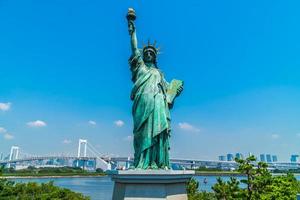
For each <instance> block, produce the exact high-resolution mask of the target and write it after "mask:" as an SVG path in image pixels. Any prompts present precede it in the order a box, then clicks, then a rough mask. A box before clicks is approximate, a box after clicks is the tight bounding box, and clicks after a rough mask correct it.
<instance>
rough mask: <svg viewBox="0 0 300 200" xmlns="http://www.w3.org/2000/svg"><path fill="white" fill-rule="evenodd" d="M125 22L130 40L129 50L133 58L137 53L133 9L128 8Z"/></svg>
mask: <svg viewBox="0 0 300 200" xmlns="http://www.w3.org/2000/svg"><path fill="white" fill-rule="evenodd" d="M126 17H127V20H128V31H129V35H130V39H131V50H132V54H133V55H134V56H135V55H137V54H138V53H139V49H138V46H137V37H136V29H135V24H134V20H135V19H136V15H135V11H134V9H133V8H128V13H127V16H126Z"/></svg>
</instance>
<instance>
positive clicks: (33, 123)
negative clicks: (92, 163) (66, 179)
mask: <svg viewBox="0 0 300 200" xmlns="http://www.w3.org/2000/svg"><path fill="white" fill-rule="evenodd" d="M270 2H271V1H266V2H260V1H253V2H251V3H246V2H238V3H237V2H235V3H229V2H226V3H225V2H219V3H218V4H215V3H213V2H198V1H191V2H190V3H191V4H192V5H193V6H191V5H187V4H186V3H184V2H176V1H175V2H173V3H172V4H170V3H168V2H161V1H158V0H155V1H151V2H143V3H139V2H136V1H129V0H128V1H122V3H119V4H118V3H115V2H105V3H103V2H101V3H100V2H88V3H87V2H73V1H72V2H71V1H64V2H34V3H33V2H23V1H17V2H3V3H2V4H1V5H0V10H1V12H0V17H1V18H2V19H3V20H1V22H0V25H1V27H2V29H3V30H2V32H1V33H0V44H1V45H0V66H1V67H0V72H1V79H0V152H4V153H8V152H9V151H10V147H11V146H13V145H17V146H20V148H21V149H24V150H25V151H26V152H28V153H32V154H34V153H36V152H38V153H40V154H42V155H45V154H49V153H62V152H73V151H76V149H77V145H78V144H77V142H78V139H79V138H84V139H87V140H88V141H92V143H93V145H95V146H96V148H97V150H98V151H99V152H101V153H103V154H111V155H120V156H127V155H132V154H133V146H132V124H133V123H132V118H131V106H132V102H131V101H130V98H129V97H130V91H131V87H132V82H131V77H130V72H129V66H128V58H129V56H130V46H129V36H128V32H127V24H126V20H125V14H126V12H127V9H128V7H134V8H135V9H136V12H137V14H138V17H139V18H141V19H137V27H138V29H137V30H138V32H137V34H138V38H139V46H140V47H141V46H142V44H143V43H145V42H147V40H148V39H150V40H151V41H154V40H157V43H158V45H159V46H161V51H162V54H160V55H159V58H158V66H159V67H160V68H161V69H162V71H163V72H165V73H166V75H167V77H166V79H167V80H168V81H170V80H171V79H173V78H178V79H182V80H184V82H185V85H184V91H183V93H182V95H181V97H180V98H179V99H178V100H176V102H175V103H176V106H175V107H174V110H173V111H172V133H171V135H172V136H171V144H170V145H171V157H178V158H195V159H206V160H209V159H217V158H218V156H219V155H221V154H222V152H241V153H242V154H247V153H248V152H252V153H253V154H255V155H259V154H260V153H261V152H272V155H273V154H274V155H277V156H278V158H279V159H280V160H282V161H289V160H290V155H291V154H295V155H298V154H299V151H300V148H299V145H298V144H299V142H298V141H299V140H300V125H299V123H298V118H299V113H300V106H299V102H300V79H299V75H300V69H299V64H300V58H299V56H298V52H299V48H298V47H299V46H300V40H299V37H298V35H299V34H300V28H298V21H297V20H295V19H297V17H300V14H299V13H298V10H297V9H296V7H297V6H295V5H292V4H290V3H289V2H285V3H280V2H272V4H270ZM154 11H155V12H154ZM212 11H213V12H212ZM54 13H55V14H54ZM154 13H155V14H154ZM109 74H113V75H114V77H116V78H115V79H112V78H111V76H109ZM111 89H114V91H115V92H114V93H113V92H111ZM116 91H117V92H116Z"/></svg>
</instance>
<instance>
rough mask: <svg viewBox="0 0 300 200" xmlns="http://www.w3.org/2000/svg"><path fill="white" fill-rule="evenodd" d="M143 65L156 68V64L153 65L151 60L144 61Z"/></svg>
mask: <svg viewBox="0 0 300 200" xmlns="http://www.w3.org/2000/svg"><path fill="white" fill-rule="evenodd" d="M145 65H146V66H147V67H153V68H156V65H155V64H154V63H152V62H145Z"/></svg>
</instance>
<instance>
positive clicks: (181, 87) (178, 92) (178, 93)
mask: <svg viewBox="0 0 300 200" xmlns="http://www.w3.org/2000/svg"><path fill="white" fill-rule="evenodd" d="M182 91H183V86H180V87H179V88H178V89H177V95H176V96H179V95H180V93H181V92H182Z"/></svg>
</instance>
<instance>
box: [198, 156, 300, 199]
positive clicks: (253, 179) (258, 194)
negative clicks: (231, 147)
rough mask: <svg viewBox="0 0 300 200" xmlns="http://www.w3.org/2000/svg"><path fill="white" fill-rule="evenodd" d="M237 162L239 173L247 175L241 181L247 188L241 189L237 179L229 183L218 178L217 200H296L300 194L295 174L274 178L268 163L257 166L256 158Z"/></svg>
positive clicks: (214, 187)
mask: <svg viewBox="0 0 300 200" xmlns="http://www.w3.org/2000/svg"><path fill="white" fill-rule="evenodd" d="M236 162H237V163H238V164H239V167H238V169H237V171H238V172H240V173H242V174H245V175H246V179H242V180H241V181H240V182H241V183H243V184H244V185H245V186H246V187H240V183H239V181H237V179H235V178H231V179H230V180H229V181H227V182H224V181H223V180H222V179H221V178H218V180H217V181H218V182H217V183H216V184H215V185H214V186H213V187H212V189H213V191H214V193H215V196H216V198H217V199H220V200H233V199H235V200H244V199H246V200H290V199H295V198H296V194H297V193H298V192H300V183H299V181H297V180H296V178H295V177H294V175H293V174H287V175H281V176H272V174H271V173H270V172H269V171H268V165H267V164H266V163H264V162H259V163H257V165H255V162H256V158H255V157H254V156H250V157H248V158H246V159H245V160H243V159H236ZM199 200H200V199H199Z"/></svg>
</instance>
